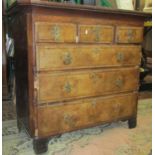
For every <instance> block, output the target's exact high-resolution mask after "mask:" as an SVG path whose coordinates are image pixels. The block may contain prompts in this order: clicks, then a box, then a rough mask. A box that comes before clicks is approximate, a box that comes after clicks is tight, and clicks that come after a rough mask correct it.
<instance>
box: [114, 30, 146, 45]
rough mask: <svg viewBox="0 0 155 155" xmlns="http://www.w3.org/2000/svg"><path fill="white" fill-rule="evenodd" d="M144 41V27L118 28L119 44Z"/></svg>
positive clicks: (117, 39)
mask: <svg viewBox="0 0 155 155" xmlns="http://www.w3.org/2000/svg"><path fill="white" fill-rule="evenodd" d="M142 41H143V28H142V27H117V32H116V42H117V43H141V42H142Z"/></svg>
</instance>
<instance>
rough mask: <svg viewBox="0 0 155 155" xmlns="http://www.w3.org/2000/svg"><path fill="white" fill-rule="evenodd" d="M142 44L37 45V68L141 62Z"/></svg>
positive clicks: (61, 68)
mask: <svg viewBox="0 0 155 155" xmlns="http://www.w3.org/2000/svg"><path fill="white" fill-rule="evenodd" d="M140 51H141V46H104V45H98V46H95V45H89V46H86V45H84V46H80V45H79V46H72V45H70V46H69V45H68V46H65V45H63V46H61V45H59V46H54V45H48V44H46V45H45V44H41V45H37V47H36V56H37V70H38V71H50V70H51V71H52V70H67V69H80V68H99V67H114V66H127V65H132V66H136V65H139V64H140V59H141V52H140Z"/></svg>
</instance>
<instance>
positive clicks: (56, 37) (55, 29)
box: [52, 25, 60, 41]
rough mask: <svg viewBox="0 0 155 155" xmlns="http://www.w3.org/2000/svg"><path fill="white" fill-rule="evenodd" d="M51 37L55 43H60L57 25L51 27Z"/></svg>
mask: <svg viewBox="0 0 155 155" xmlns="http://www.w3.org/2000/svg"><path fill="white" fill-rule="evenodd" d="M52 35H53V36H54V40H55V41H60V27H59V26H58V25H55V26H53V27H52Z"/></svg>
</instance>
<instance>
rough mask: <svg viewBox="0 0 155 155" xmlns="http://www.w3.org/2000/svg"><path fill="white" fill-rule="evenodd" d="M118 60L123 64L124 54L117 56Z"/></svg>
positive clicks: (119, 53)
mask: <svg viewBox="0 0 155 155" xmlns="http://www.w3.org/2000/svg"><path fill="white" fill-rule="evenodd" d="M116 59H117V61H118V62H122V61H123V60H124V54H123V53H122V52H118V53H117V55H116Z"/></svg>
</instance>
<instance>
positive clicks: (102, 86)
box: [36, 68, 139, 103]
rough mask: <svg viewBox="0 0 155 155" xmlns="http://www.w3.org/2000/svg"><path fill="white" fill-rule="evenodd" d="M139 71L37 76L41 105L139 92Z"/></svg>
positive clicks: (111, 70) (114, 70) (127, 70)
mask: <svg viewBox="0 0 155 155" xmlns="http://www.w3.org/2000/svg"><path fill="white" fill-rule="evenodd" d="M138 75H139V69H138V68H122V69H107V70H89V71H76V72H75V71H74V72H59V73H57V72H56V73H46V74H45V73H42V74H38V77H37V79H36V83H37V87H38V95H37V96H38V103H44V102H57V101H64V100H69V99H75V98H81V97H89V96H99V95H104V94H108V93H114V92H123V91H131V90H137V88H138Z"/></svg>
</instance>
